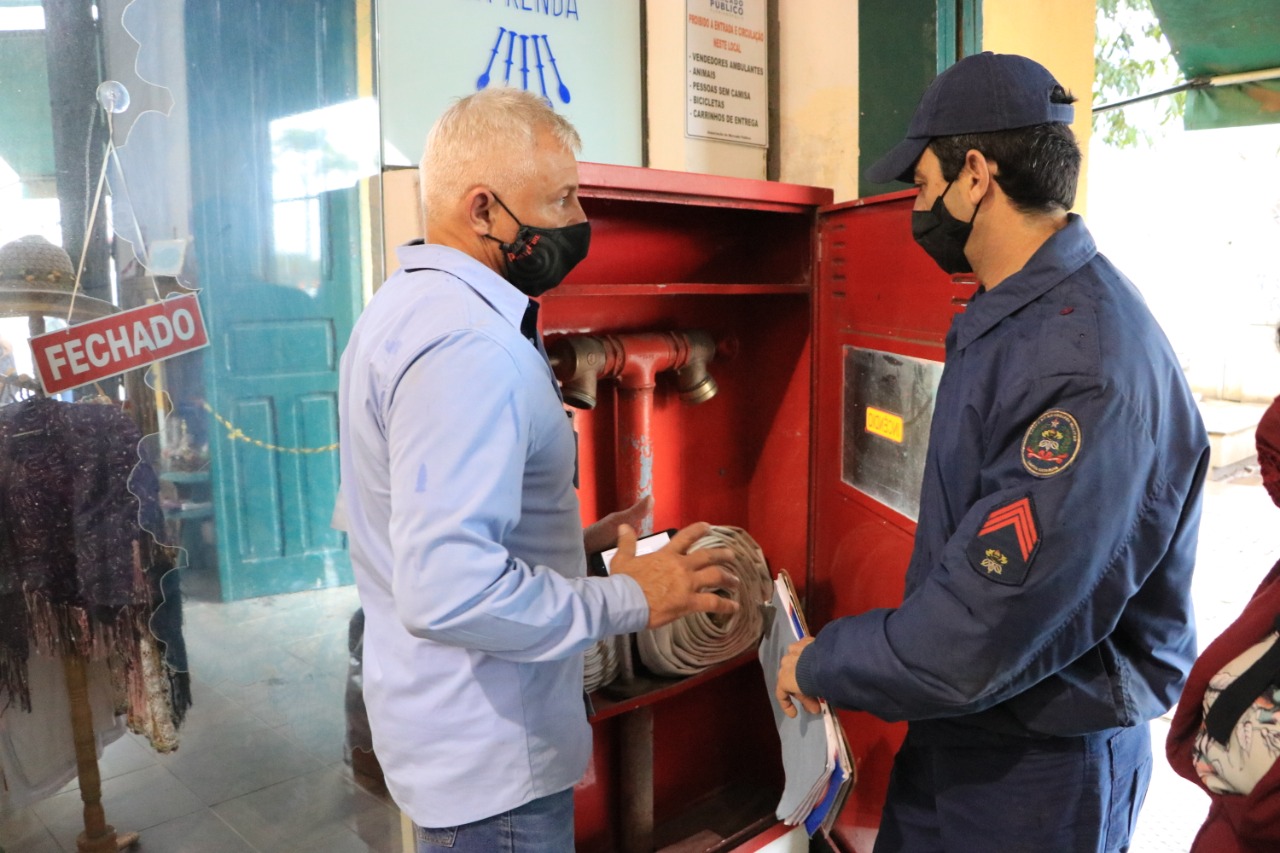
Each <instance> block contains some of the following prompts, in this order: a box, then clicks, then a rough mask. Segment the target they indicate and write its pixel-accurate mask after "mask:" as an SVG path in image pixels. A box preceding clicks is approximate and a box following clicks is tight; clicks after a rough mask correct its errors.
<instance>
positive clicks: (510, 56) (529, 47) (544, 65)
mask: <svg viewBox="0 0 1280 853" xmlns="http://www.w3.org/2000/svg"><path fill="white" fill-rule="evenodd" d="M504 41H505V42H506V50H505V52H506V58H505V59H503V60H499V59H498V55H499V54H501V53H503V42H504ZM517 42H519V46H518V47H517V46H516V43H517ZM530 59H532V60H533V65H532V66H530V65H529V60H530ZM544 59H545V60H546V61H545V62H544V61H543V60H544ZM495 63H496V64H498V65H501V66H503V68H502V71H501V73H502V82H503V84H504V85H507V86H513V85H519V87H520V88H521V89H525V90H530V86H529V77H530V72H532V74H533V76H535V77H536V78H537V80H536V81H535V82H536V85H537V86H538V88H539V89H541V90H542V97H544V98H546V99H547V101H550V100H551V96H550V95H548V94H547V75H548V71H549V73H550V74H552V75H554V76H555V82H556V85H555V89H556V94H557V95H559V96H560V100H561V102H562V103H566V104H567V103H569V87H568V86H566V85H565V83H564V78H563V77H561V76H560V66H558V65H557V64H556V55H555V53H553V52H552V50H551V39H550V38H549V37H548V36H547V35H545V34H541V35H522V34H520V33H517V32H516V31H515V30H508V29H506V28H505V27H498V37H497V38H496V39H494V40H493V48H492V49H490V51H489V61H488V63H486V65H485V67H484V73H483V74H481V75H480V76H479V77H478V78H476V89H483V88H485V87H486V86H488V85H489V83H490V82H491V81H492V80H493V79H494V78H495V77H496V75H497V72H496V71H495V69H494V65H495ZM517 63H518V64H519V72H520V79H519V81H518V83H512V81H511V71H512V68H514V67H515V66H516V65H517Z"/></svg>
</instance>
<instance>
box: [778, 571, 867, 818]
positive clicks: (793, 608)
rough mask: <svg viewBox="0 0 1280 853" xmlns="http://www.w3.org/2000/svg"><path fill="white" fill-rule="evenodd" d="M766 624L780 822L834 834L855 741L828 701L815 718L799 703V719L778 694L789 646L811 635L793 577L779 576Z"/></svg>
mask: <svg viewBox="0 0 1280 853" xmlns="http://www.w3.org/2000/svg"><path fill="white" fill-rule="evenodd" d="M766 607H767V609H768V610H769V611H770V613H769V614H768V615H766V618H765V621H766V625H767V630H766V632H765V635H764V638H763V639H762V640H761V641H760V666H761V667H762V668H763V669H764V680H765V686H766V687H767V688H768V691H769V704H770V706H771V707H772V708H773V718H774V721H775V722H776V723H777V725H778V738H779V739H780V740H781V742H782V768H783V771H784V772H785V774H786V782H785V785H784V787H783V790H782V799H781V800H780V801H779V802H778V809H777V815H778V819H779V820H781V821H783V822H784V823H786V824H787V825H788V826H795V825H796V824H799V823H803V824H804V828H805V830H806V831H807V832H808V833H809V835H813V834H814V833H815V832H817V831H818V830H819V829H821V830H822V831H823V832H824V833H828V832H830V831H831V827H832V825H833V824H834V823H835V820H836V816H837V815H839V814H840V809H841V808H843V807H844V802H845V800H846V799H847V798H848V796H849V791H850V790H851V789H852V788H853V784H854V778H855V774H854V766H853V759H852V758H851V757H850V756H849V742H848V740H846V739H845V735H844V729H843V728H842V727H841V725H840V721H839V720H838V719H837V718H836V715H835V713H834V712H833V711H832V710H831V708H830V707H828V706H827V703H826V702H822V710H821V712H820V713H817V714H811V713H809V712H808V711H806V710H805V709H804V708H803V707H801V706H800V704H799V703H798V702H797V703H796V710H797V713H796V716H794V717H788V716H787V715H786V714H784V713H783V712H782V708H781V707H780V706H779V705H778V701H777V699H776V698H775V696H774V690H775V689H776V688H777V686H778V666H779V664H780V663H781V661H782V658H783V656H784V655H785V654H786V653H787V648H788V647H789V646H790V645H791V644H792V643H794V642H796V641H797V640H799V639H801V638H803V637H807V636H809V629H808V627H807V626H806V625H805V621H804V613H803V612H802V611H801V609H800V604H799V598H798V597H797V596H796V591H795V587H794V586H793V585H792V583H791V577H790V576H789V575H788V574H787V573H786V572H785V571H782V572H779V573H778V577H777V578H776V579H775V580H774V584H773V600H772V601H771V602H770V603H769V604H768V605H767V606H766Z"/></svg>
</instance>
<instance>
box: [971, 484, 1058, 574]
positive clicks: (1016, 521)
mask: <svg viewBox="0 0 1280 853" xmlns="http://www.w3.org/2000/svg"><path fill="white" fill-rule="evenodd" d="M1039 550H1040V524H1039V522H1038V521H1037V520H1036V511H1035V505H1034V504H1033V503H1032V502H1031V496H1030V495H1028V496H1027V497H1024V498H1018V499H1017V500H1015V501H1012V502H1010V503H1006V504H1002V505H1000V506H998V507H996V508H995V509H993V510H991V512H989V513H988V514H987V517H986V519H984V520H983V522H982V526H981V527H980V528H978V535H977V536H975V537H974V538H973V541H972V542H970V543H969V547H968V548H967V549H966V553H967V554H968V557H969V565H970V566H972V567H973V570H974V571H975V572H977V573H978V574H980V575H982V576H983V577H984V578H986V579H987V580H989V581H993V582H995V583H1001V584H1005V585H1008V586H1020V585H1021V584H1022V582H1023V581H1025V580H1026V579H1027V572H1028V571H1029V570H1030V569H1031V562H1032V560H1034V559H1035V556H1036V552H1038V551H1039Z"/></svg>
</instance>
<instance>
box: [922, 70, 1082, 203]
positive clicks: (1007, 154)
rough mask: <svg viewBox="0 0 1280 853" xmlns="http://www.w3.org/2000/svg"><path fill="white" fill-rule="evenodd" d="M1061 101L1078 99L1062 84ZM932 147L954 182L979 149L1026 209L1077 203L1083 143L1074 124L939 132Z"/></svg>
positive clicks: (1055, 98) (1056, 97) (1056, 95)
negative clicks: (951, 133)
mask: <svg viewBox="0 0 1280 853" xmlns="http://www.w3.org/2000/svg"><path fill="white" fill-rule="evenodd" d="M1050 100H1051V101H1052V102H1053V103H1055V104H1070V103H1074V102H1075V100H1076V98H1075V96H1074V95H1072V94H1071V93H1070V92H1068V91H1066V90H1065V89H1063V88H1062V87H1061V86H1059V87H1057V88H1055V89H1054V90H1053V94H1052V95H1051V96H1050ZM929 148H930V150H932V151H933V153H934V154H935V155H937V157H938V162H939V164H940V165H941V166H942V178H943V180H946V181H954V180H955V179H956V177H957V176H959V174H960V169H961V167H963V166H964V157H965V154H967V153H968V152H969V151H971V150H977V151H978V152H980V153H981V154H982V155H983V156H984V157H986V158H987V159H988V160H994V161H995V162H996V163H997V164H998V165H999V166H1000V168H999V171H998V172H997V173H996V176H995V179H996V183H997V184H999V185H1000V189H1001V190H1003V191H1004V194H1005V195H1007V196H1008V197H1009V201H1011V202H1013V205H1014V207H1016V208H1018V209H1019V210H1021V211H1024V212H1039V213H1051V212H1053V211H1054V210H1058V209H1062V210H1066V209H1068V208H1070V207H1071V205H1072V204H1074V203H1075V200H1076V186H1077V184H1078V183H1079V180H1080V146H1079V145H1078V144H1077V143H1076V137H1075V134H1074V133H1072V132H1071V127H1070V125H1066V124H1060V123H1057V122H1054V123H1051V124H1037V125H1032V126H1031V127H1020V128H1017V129H1014V130H997V131H992V132H990V133H965V134H960V135H958V136H937V137H934V138H933V139H932V140H930V141H929Z"/></svg>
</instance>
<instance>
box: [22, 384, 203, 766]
mask: <svg viewBox="0 0 1280 853" xmlns="http://www.w3.org/2000/svg"><path fill="white" fill-rule="evenodd" d="M141 438H142V435H141V432H140V431H139V429H138V427H137V426H136V425H135V424H134V422H133V420H132V419H131V418H130V417H129V416H128V415H126V414H124V413H123V412H121V411H120V410H119V409H118V408H116V407H115V406H114V405H94V404H85V403H65V402H61V401H58V400H51V399H45V398H38V399H32V400H26V401H22V402H19V403H14V404H11V405H8V406H4V407H3V408H0V710H3V709H5V708H9V706H17V707H20V708H21V709H22V710H24V711H30V710H31V685H30V680H29V673H28V661H29V658H30V655H31V653H32V652H33V651H39V652H41V653H43V654H47V655H52V656H60V655H65V654H78V655H81V656H82V657H85V658H86V659H88V660H90V661H105V662H106V663H107V664H108V667H109V669H110V671H111V675H112V686H113V688H114V690H115V705H116V711H117V713H127V715H128V723H129V727H130V729H132V730H133V731H135V732H138V733H139V734H143V735H145V736H146V737H147V738H148V739H149V740H150V742H151V744H152V746H153V747H155V748H156V749H157V750H159V751H161V752H167V751H169V750H172V749H174V748H176V747H177V727H178V725H179V723H180V722H181V720H182V717H183V715H184V713H185V712H186V709H187V708H188V706H189V705H190V704H191V691H190V681H189V678H188V675H187V673H186V660H185V657H186V656H185V649H184V647H183V643H182V615H181V601H180V597H179V595H178V594H177V583H176V573H175V574H173V575H171V576H170V577H168V578H166V574H167V573H169V572H170V570H172V569H173V568H174V562H173V559H172V555H171V553H170V551H169V549H167V548H165V547H164V546H162V545H161V544H159V542H157V540H156V537H155V535H153V532H159V531H162V530H163V529H164V527H163V517H162V514H161V510H160V504H159V499H158V497H159V483H158V479H157V477H156V474H155V470H154V468H153V467H152V466H151V464H149V460H145V459H141V460H140V458H139V442H140V440H141ZM10 711H12V708H10Z"/></svg>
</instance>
